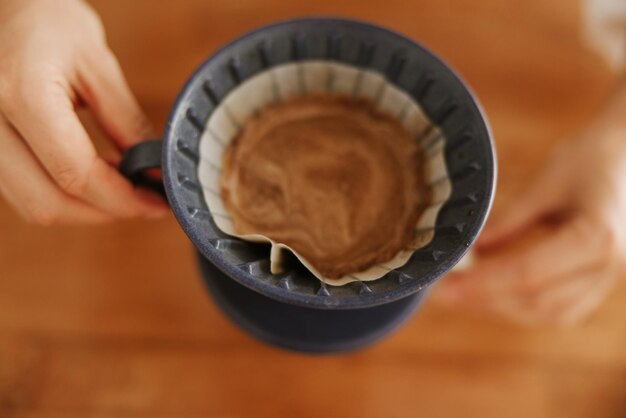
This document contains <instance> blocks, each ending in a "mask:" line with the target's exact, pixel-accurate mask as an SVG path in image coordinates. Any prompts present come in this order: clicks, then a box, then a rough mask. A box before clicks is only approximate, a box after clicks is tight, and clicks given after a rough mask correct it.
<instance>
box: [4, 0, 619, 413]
mask: <svg viewBox="0 0 626 418" xmlns="http://www.w3.org/2000/svg"><path fill="white" fill-rule="evenodd" d="M90 3H92V4H93V6H94V7H95V8H96V10H97V11H98V12H99V13H100V15H101V17H102V19H103V21H104V25H105V27H106V30H107V34H108V39H109V43H110V45H111V48H112V49H113V51H114V52H115V53H116V55H117V57H118V58H119V60H120V63H121V65H122V67H123V69H124V71H125V73H126V76H127V78H128V81H129V83H130V85H131V88H132V90H133V91H134V92H135V94H136V95H137V97H138V98H139V101H140V102H141V104H142V106H143V107H144V108H145V110H146V112H147V113H148V115H149V117H150V119H151V121H152V122H153V123H154V125H155V127H156V128H157V132H158V133H160V132H162V128H163V124H164V123H165V120H166V115H167V112H168V110H169V106H170V105H171V104H172V103H173V101H174V98H175V96H176V94H177V92H178V90H179V89H180V88H181V86H182V84H183V82H184V81H185V79H186V78H187V77H188V76H189V74H190V73H191V72H192V71H193V69H194V68H195V67H196V66H198V65H199V63H200V62H201V61H203V60H204V59H205V58H206V57H207V56H208V55H209V54H211V53H212V52H213V51H214V50H215V49H216V48H218V47H219V46H220V45H222V44H223V43H225V42H227V41H228V40H230V39H232V38H233V37H236V36H237V35H239V34H241V33H242V32H244V31H248V30H250V29H252V28H254V27H257V26H259V25H263V24H266V23H270V22H272V21H276V20H280V19H284V18H289V17H294V16H304V15H312V14H315V15H339V16H345V17H353V18H360V19H365V20H369V21H372V22H374V23H378V24H381V25H384V26H387V27H390V28H393V29H395V30H397V31H399V32H402V33H405V34H407V35H408V36H409V37H411V38H414V39H415V40H417V41H419V42H421V43H422V44H424V45H425V46H427V47H428V48H430V49H431V50H433V51H434V52H435V53H436V54H438V55H439V56H440V57H441V58H443V59H444V60H445V61H447V62H448V63H449V64H450V65H452V67H453V68H455V69H456V70H457V71H458V72H459V73H460V75H461V76H462V77H463V78H464V79H465V80H466V81H467V82H468V83H469V85H470V86H471V87H472V89H473V90H474V92H475V93H476V94H477V96H478V98H479V99H480V100H481V101H482V104H483V105H484V108H485V110H486V113H487V116H488V117H489V119H490V122H491V124H492V128H493V132H494V135H495V138H496V140H497V147H498V152H499V162H500V179H499V184H498V187H499V188H498V196H497V199H496V202H495V204H496V206H498V205H502V204H503V203H506V201H507V199H508V198H509V197H510V196H512V195H513V194H514V193H516V192H517V191H519V190H520V187H522V186H523V184H524V181H525V180H526V179H527V178H528V176H529V175H531V173H533V172H534V170H535V169H536V168H537V167H539V165H540V164H541V163H542V162H543V161H544V159H545V158H546V157H547V155H548V154H549V152H550V151H551V150H552V149H553V148H554V147H555V146H556V145H558V143H559V141H562V140H564V139H565V138H567V137H568V135H570V134H573V133H574V132H576V131H577V130H578V129H580V128H581V127H582V126H583V125H584V124H585V123H586V122H588V121H589V120H590V118H591V117H592V115H593V114H594V112H595V111H596V110H597V108H598V106H600V104H601V103H602V101H603V100H604V99H605V98H606V96H607V94H608V93H609V91H610V88H611V85H612V83H613V82H614V79H615V74H614V73H613V72H612V71H611V69H610V67H609V66H608V64H606V62H605V60H604V59H603V57H602V56H600V55H599V54H598V53H597V52H595V51H594V50H592V49H591V48H590V47H589V46H588V44H587V43H586V42H585V40H584V36H583V16H582V12H581V7H580V4H579V3H578V2H577V1H573V0H549V1H545V0H511V1H507V2H503V1H501V0H479V1H477V0H441V1H430V2H426V1H415V2H410V1H406V0H384V1H363V0H341V1H330V0H317V1H315V2H296V1H287V0H263V1H260V0H241V1H223V0H215V1H206V0H184V1H176V2H173V1H166V0H152V1H148V0H135V1H132V2H128V1H122V0H106V1H105V0H97V1H91V2H90ZM85 123H86V124H87V125H89V126H90V127H91V129H90V130H91V131H92V133H93V135H94V137H95V138H98V137H99V135H100V134H99V133H98V132H97V130H96V129H95V128H94V127H93V126H94V124H93V123H92V122H91V121H90V120H89V118H88V117H85ZM444 280H445V279H444ZM625 318H626V288H625V286H621V287H620V288H619V289H618V291H617V292H615V293H614V294H613V295H612V296H611V297H610V298H609V300H608V301H607V302H606V303H605V304H604V305H603V307H602V308H601V309H600V310H599V311H598V312H597V313H596V314H594V315H593V316H592V317H591V318H590V319H589V320H587V321H585V322H584V323H583V324H581V325H578V326H575V327H570V328H565V329H562V328H553V327H544V328H542V327H539V328H524V327H520V326H516V325H512V324H509V323H506V322H503V321H501V320H498V319H496V318H489V317H482V316H481V317H479V316H473V315H468V314H467V313H466V312H463V311H458V310H455V309H450V308H443V307H440V306H438V305H437V304H436V303H434V302H432V301H427V302H426V303H425V305H424V306H423V308H422V309H421V311H420V312H419V314H418V315H417V316H415V317H414V318H413V319H411V320H410V321H409V322H408V323H407V325H406V326H404V327H403V328H402V329H401V330H399V331H398V332H396V333H394V334H393V335H392V336H391V337H389V338H388V339H386V340H384V341H383V342H381V343H379V344H377V345H375V346H373V347H371V348H368V349H366V350H363V351H360V352H357V353H351V354H345V355H340V356H334V357H312V356H304V355H299V354H293V353H288V352H283V351H279V350H276V349H273V348H269V347H266V346H264V345H262V344H260V343H258V342H256V341H254V340H252V339H251V338H250V337H248V336H247V335H244V334H243V333H242V332H241V331H239V330H238V329H236V328H235V327H234V326H233V325H232V324H231V323H229V322H228V321H227V320H226V319H225V318H224V317H223V316H222V315H221V313H220V312H218V310H217V309H216V308H215V307H214V306H213V304H212V302H211V301H210V299H209V298H208V296H207V294H206V293H205V291H204V289H203V286H202V284H201V282H200V279H199V273H198V271H197V269H196V264H195V259H194V253H193V249H192V246H191V243H190V242H189V241H188V240H187V238H186V236H185V235H184V233H183V232H182V230H181V229H180V228H179V226H178V224H177V223H176V221H175V220H174V218H173V216H170V217H169V218H168V219H165V220H163V221H157V222H150V221H132V222H120V223H116V224H113V225H109V226H106V227H51V228H41V227H37V226H32V225H27V224H25V223H23V222H22V221H21V220H19V219H18V217H17V215H15V214H14V213H13V211H12V210H11V209H10V208H9V207H8V206H7V205H6V204H5V203H4V202H0V417H143V416H145V417H193V416H216V417H218V416H219V417H249V416H273V417H275V416H289V417H292V416H298V417H309V416H310V417H318V416H321V415H327V416H335V415H337V416H339V415H341V416H345V417H352V416H354V417H356V416H358V417H380V416H386V417H395V416H397V417H405V416H424V417H459V416H463V417H481V418H482V417H568V418H577V417H581V418H582V417H594V418H601V417H616V418H617V417H620V418H623V417H625V416H626V326H625V325H624V320H625Z"/></svg>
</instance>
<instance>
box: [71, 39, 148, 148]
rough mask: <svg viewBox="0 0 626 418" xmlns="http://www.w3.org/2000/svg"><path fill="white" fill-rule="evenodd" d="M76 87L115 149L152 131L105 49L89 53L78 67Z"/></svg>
mask: <svg viewBox="0 0 626 418" xmlns="http://www.w3.org/2000/svg"><path fill="white" fill-rule="evenodd" d="M76 89H77V90H78V93H79V95H80V96H81V97H82V99H83V100H84V101H85V102H86V103H87V105H88V106H89V108H90V109H91V110H92V111H93V112H94V114H95V116H96V118H97V119H98V122H99V123H100V124H101V125H102V127H103V128H104V130H105V131H106V132H107V134H108V135H109V136H110V138H111V139H112V140H113V142H114V143H115V144H116V145H117V147H118V149H120V150H124V149H126V148H128V147H130V146H131V145H134V144H136V143H137V142H140V141H141V140H145V139H147V138H150V137H152V136H153V135H154V134H153V130H152V127H151V125H150V122H149V121H148V118H147V117H146V115H145V114H144V113H143V111H142V110H141V107H140V106H139V103H137V100H136V99H135V97H134V95H133V94H132V92H131V91H130V88H129V87H128V83H127V82H126V79H125V78H124V74H123V73H122V70H121V68H120V65H119V63H118V61H117V59H116V58H115V56H114V55H113V54H112V53H111V52H110V51H109V50H108V49H105V50H104V52H101V53H96V52H94V53H92V54H91V55H89V57H88V60H87V61H86V62H85V63H84V64H83V68H81V69H80V70H79V80H78V82H77V85H76Z"/></svg>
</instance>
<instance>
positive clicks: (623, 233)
mask: <svg viewBox="0 0 626 418" xmlns="http://www.w3.org/2000/svg"><path fill="white" fill-rule="evenodd" d="M623 109H626V108H624V107H623V106H622V107H621V108H620V111H619V114H620V116H619V120H620V122H617V120H618V119H617V118H616V119H611V118H609V117H606V118H602V120H599V121H597V122H595V123H594V124H593V125H592V126H591V127H590V128H589V129H588V130H587V131H586V132H585V133H583V134H582V135H580V136H579V137H578V138H576V139H575V140H573V141H572V142H570V143H568V144H566V145H565V146H563V147H562V148H561V149H560V150H558V152H557V153H556V154H555V155H554V156H553V158H551V159H550V160H549V161H548V162H547V164H546V165H545V167H544V168H543V170H542V171H541V172H540V174H539V176H538V177H537V178H536V179H535V180H534V181H533V182H531V183H530V184H529V185H528V187H527V189H526V190H525V191H524V192H523V193H522V194H521V195H519V196H518V197H516V198H515V199H514V200H512V201H511V202H509V204H508V205H507V207H506V208H505V210H503V211H502V212H500V213H494V216H493V217H492V219H490V221H489V222H488V223H487V227H486V229H485V231H484V233H483V234H482V236H481V237H480V238H479V240H478V242H477V250H478V258H477V260H476V261H475V263H474V265H473V266H470V268H469V269H468V270H466V271H463V272H460V273H452V274H450V275H449V276H447V277H445V278H444V279H443V280H442V283H441V288H440V289H438V292H436V294H437V293H438V296H439V299H440V300H442V301H444V302H447V303H450V304H460V305H464V306H465V307H468V308H470V309H473V310H475V311H483V312H489V313H496V314H499V315H503V316H505V317H507V318H509V319H513V320H515V321H518V322H522V323H527V324H529V323H535V324H537V323H548V324H563V325H564V324H572V323H575V322H577V321H579V320H581V319H583V318H585V317H586V316H587V315H589V314H590V313H591V312H592V311H593V310H594V309H595V308H597V307H598V305H599V304H600V303H601V302H602V301H603V300H604V299H605V297H606V296H607V294H608V293H609V291H610V290H611V289H612V287H613V286H614V285H615V284H616V282H617V281H618V280H619V278H620V277H624V276H625V273H626V126H622V123H621V120H623V119H625V118H624V117H623V116H621V114H622V112H623V111H624V110H623ZM609 113H610V112H609ZM533 229H544V230H545V229H548V230H549V231H550V232H549V233H547V234H546V233H544V234H541V235H540V238H539V239H537V235H536V234H535V239H534V241H533V240H531V243H530V245H523V244H522V241H526V244H528V238H529V237H528V236H527V235H528V234H527V232H528V231H531V230H533ZM544 232H545V231H544Z"/></svg>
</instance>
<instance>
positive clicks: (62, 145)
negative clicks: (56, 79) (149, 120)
mask: <svg viewBox="0 0 626 418" xmlns="http://www.w3.org/2000/svg"><path fill="white" fill-rule="evenodd" d="M38 87H39V88H38V90H37V89H36V93H37V94H38V96H37V99H36V100H34V99H33V100H28V99H27V98H26V97H18V99H17V100H16V101H15V102H14V103H12V106H10V107H9V109H8V110H9V111H7V112H5V114H6V116H7V119H8V120H9V121H10V123H12V124H13V126H14V127H15V128H16V129H17V131H18V132H19V133H20V134H21V136H22V138H24V140H25V141H26V142H27V143H28V145H29V146H30V148H31V150H32V151H33V153H34V154H35V155H36V156H37V158H38V159H39V161H40V162H41V163H42V165H43V166H44V167H45V169H46V170H47V172H48V173H49V174H50V176H51V177H52V178H53V179H54V181H55V182H56V183H57V184H58V185H59V186H60V187H61V189H62V190H63V191H65V192H66V193H67V194H70V195H72V196H75V197H78V198H80V199H82V200H84V201H86V202H89V203H90V204H92V205H93V206H95V207H96V208H98V209H100V210H102V211H104V212H107V213H109V214H111V215H114V216H116V217H123V218H128V217H137V216H144V217H156V216H161V215H163V214H164V213H165V211H166V207H165V204H164V203H163V202H162V201H159V200H158V199H156V198H152V197H146V196H145V195H142V194H140V193H138V192H135V190H134V189H133V187H132V185H131V184H130V182H128V181H127V180H126V179H124V178H123V177H122V176H121V175H120V174H119V173H118V172H117V170H115V169H114V168H112V167H111V166H109V165H108V164H107V163H106V162H105V161H104V160H102V159H101V158H99V157H98V155H97V153H96V151H95V148H94V146H93V144H92V143H91V141H90V138H89V136H88V135H87V133H86V132H85V130H84V128H83V126H82V124H81V123H80V121H79V120H78V117H77V115H76V114H75V113H74V109H73V105H72V102H71V100H70V98H69V96H68V92H67V91H66V90H65V89H64V86H63V85H61V84H58V83H44V84H42V85H41V86H38Z"/></svg>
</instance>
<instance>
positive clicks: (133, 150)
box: [118, 139, 166, 197]
mask: <svg viewBox="0 0 626 418" xmlns="http://www.w3.org/2000/svg"><path fill="white" fill-rule="evenodd" d="M162 145H163V144H162V141H161V140H159V139H150V140H147V141H144V142H140V143H138V144H135V145H133V146H132V147H130V148H128V149H127V150H126V151H124V154H123V155H122V162H121V163H120V166H119V168H118V169H119V172H120V173H121V174H122V175H123V176H124V177H126V178H127V179H129V180H130V181H131V182H132V183H133V184H134V185H135V186H139V187H144V188H146V189H150V190H152V191H154V192H156V193H158V194H160V195H161V196H163V197H166V196H165V188H164V187H163V182H162V181H161V180H157V179H155V178H152V177H150V176H148V175H147V174H146V172H145V171H146V170H149V169H155V168H157V169H158V168H161V149H162Z"/></svg>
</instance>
